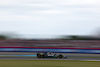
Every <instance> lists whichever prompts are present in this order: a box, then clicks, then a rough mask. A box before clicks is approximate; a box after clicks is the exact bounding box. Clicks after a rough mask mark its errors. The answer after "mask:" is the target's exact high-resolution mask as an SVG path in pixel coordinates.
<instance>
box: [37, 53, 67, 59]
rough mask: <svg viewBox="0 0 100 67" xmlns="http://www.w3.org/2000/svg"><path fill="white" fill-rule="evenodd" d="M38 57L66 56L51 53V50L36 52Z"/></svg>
mask: <svg viewBox="0 0 100 67" xmlns="http://www.w3.org/2000/svg"><path fill="white" fill-rule="evenodd" d="M37 57H38V58H67V57H66V56H64V55H62V54H58V55H57V54H56V53H51V52H46V53H37Z"/></svg>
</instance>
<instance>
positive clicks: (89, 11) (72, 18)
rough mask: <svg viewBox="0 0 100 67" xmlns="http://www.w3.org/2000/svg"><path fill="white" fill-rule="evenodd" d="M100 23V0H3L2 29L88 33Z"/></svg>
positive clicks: (30, 32)
mask: <svg viewBox="0 0 100 67" xmlns="http://www.w3.org/2000/svg"><path fill="white" fill-rule="evenodd" d="M99 27H100V0H0V32H13V33H17V34H22V35H41V36H42V35H43V37H47V36H48V35H89V34H91V33H93V31H94V30H95V29H97V28H99ZM38 37H39V36H38Z"/></svg>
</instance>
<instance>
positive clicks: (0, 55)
mask: <svg viewBox="0 0 100 67" xmlns="http://www.w3.org/2000/svg"><path fill="white" fill-rule="evenodd" d="M34 55H36V53H29V52H23V53H21V52H0V60H84V61H85V60H90V61H92V60H96V61H100V54H72V53H64V54H63V55H66V56H67V57H68V58H62V59H60V58H37V57H35V56H34Z"/></svg>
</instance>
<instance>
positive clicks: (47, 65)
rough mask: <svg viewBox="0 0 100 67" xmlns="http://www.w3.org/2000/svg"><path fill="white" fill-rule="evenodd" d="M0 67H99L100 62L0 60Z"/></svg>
mask: <svg viewBox="0 0 100 67" xmlns="http://www.w3.org/2000/svg"><path fill="white" fill-rule="evenodd" d="M0 67H100V62H99V61H71V60H70V61H68V60H0Z"/></svg>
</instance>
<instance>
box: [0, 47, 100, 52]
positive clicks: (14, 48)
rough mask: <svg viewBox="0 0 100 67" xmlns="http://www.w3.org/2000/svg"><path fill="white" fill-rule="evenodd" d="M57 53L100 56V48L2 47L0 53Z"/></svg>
mask: <svg viewBox="0 0 100 67" xmlns="http://www.w3.org/2000/svg"><path fill="white" fill-rule="evenodd" d="M49 51H51V52H55V53H93V54H100V48H97V49H89V48H38V47H37V48H34V47H33V48H32V47H31V48H21V47H17V48H16V47H11V48H10V47H0V52H49Z"/></svg>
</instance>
